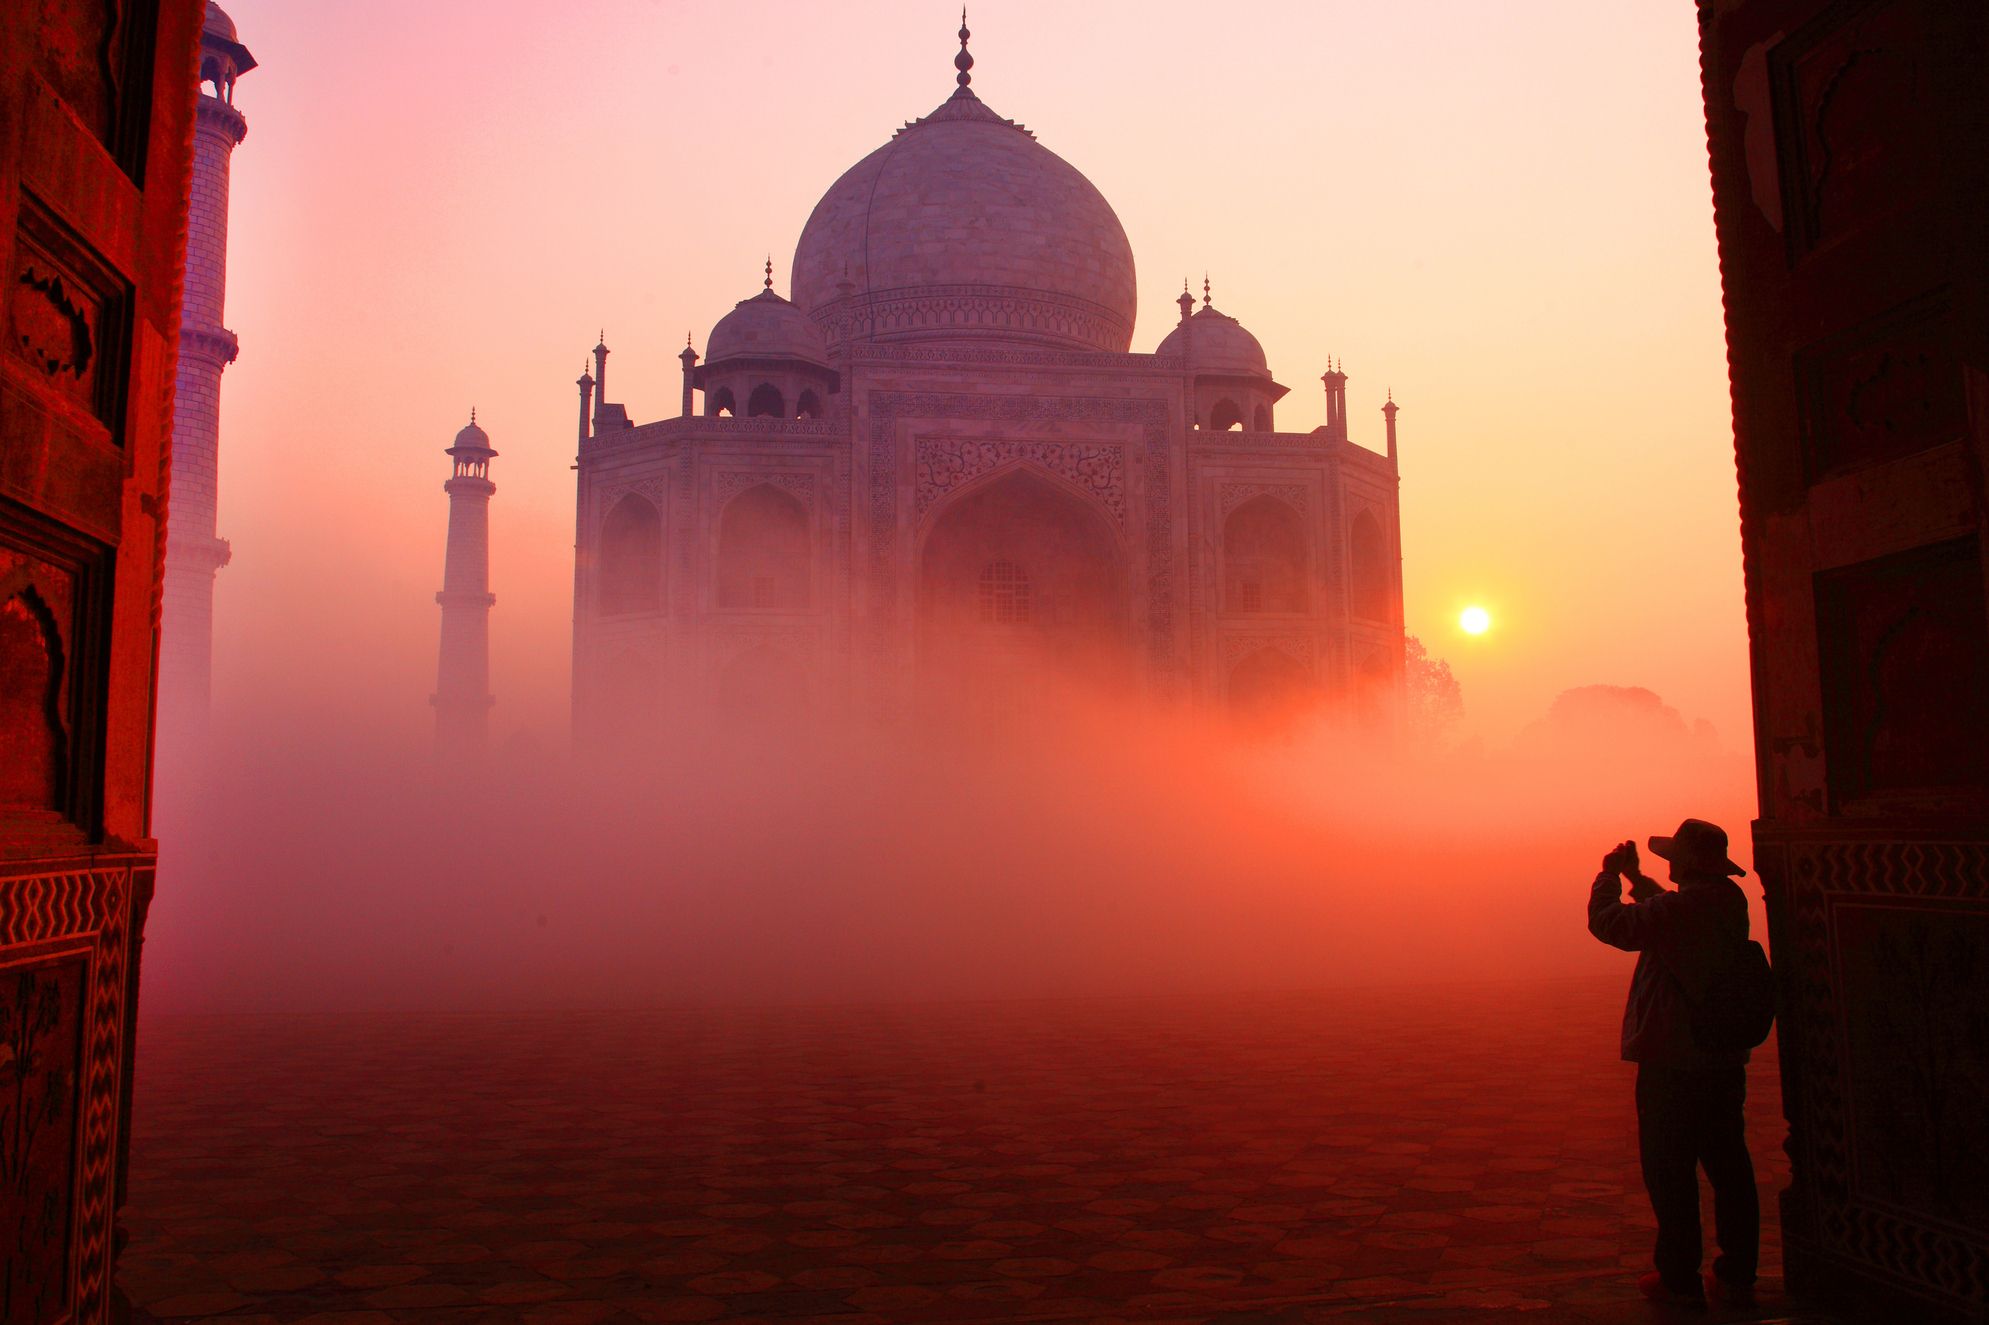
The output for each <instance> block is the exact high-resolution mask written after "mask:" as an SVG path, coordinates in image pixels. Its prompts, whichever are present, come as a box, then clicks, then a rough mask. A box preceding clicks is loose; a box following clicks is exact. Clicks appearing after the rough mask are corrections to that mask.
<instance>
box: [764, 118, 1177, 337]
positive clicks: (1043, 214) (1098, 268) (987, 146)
mask: <svg viewBox="0 0 1989 1325" xmlns="http://www.w3.org/2000/svg"><path fill="white" fill-rule="evenodd" d="M792 289H793V294H794V303H795V304H796V305H797V306H798V307H800V308H802V309H805V310H806V311H807V312H808V313H809V314H810V315H811V316H813V317H814V318H815V319H816V320H817V321H818V322H820V323H821V324H822V325H823V327H824V328H825V329H826V330H827V332H828V336H829V339H830V341H831V342H840V341H843V340H886V341H893V340H958V339H973V340H1002V341H1016V342H1022V343H1034V344H1041V345H1053V346H1058V347H1062V348H1067V349H1085V350H1107V351H1112V352H1116V353H1124V352H1125V351H1126V350H1127V349H1129V348H1130V347H1131V345H1132V334H1133V317H1134V314H1135V312H1136V311H1137V308H1138V298H1137V295H1136V292H1135V285H1134V276H1133V250H1132V245H1131V244H1130V243H1128V242H1127V240H1126V232H1125V228H1124V227H1123V226H1121V225H1120V224H1119V218H1118V216H1117V215H1116V214H1115V213H1114V212H1113V211H1112V205H1111V204H1110V203H1108V202H1106V201H1105V198H1104V195H1103V194H1101V193H1099V192H1098V190H1097V189H1096V188H1094V187H1093V186H1092V183H1091V181H1090V180H1088V179H1086V178H1085V177H1084V176H1083V175H1082V174H1080V173H1079V172H1078V171H1077V169H1076V168H1075V167H1073V166H1071V165H1070V164H1069V163H1068V162H1066V161H1065V160H1064V159H1063V158H1062V157H1059V156H1058V155H1057V154H1056V153H1054V152H1052V151H1050V150H1049V149H1048V148H1046V147H1044V146H1043V145H1042V144H1040V143H1038V142H1037V141H1036V139H1035V136H1034V135H1033V134H1031V133H1030V132H1029V131H1028V130H1026V129H1023V128H1022V127H1021V126H1019V125H1017V124H1015V123H1014V122H1013V121H1010V120H1005V119H1003V118H1001V117H1000V116H999V115H996V114H995V113H994V112H993V111H991V110H989V109H988V108H987V106H986V105H985V104H983V103H982V102H981V101H980V99H979V98H977V97H976V96H975V95H974V94H973V92H972V91H970V90H969V89H967V88H965V87H962V88H961V89H960V90H959V91H958V92H956V93H955V94H954V95H953V96H952V97H951V98H949V99H948V100H947V101H946V102H945V103H944V104H942V105H941V106H940V107H939V108H938V109H937V110H935V111H934V112H933V113H932V114H930V115H928V116H926V117H925V118H924V119H921V120H917V121H914V122H913V123H911V124H908V125H906V126H905V127H904V128H903V129H901V130H900V131H899V132H898V133H897V135H896V136H895V137H893V138H892V139H891V141H890V142H888V143H886V144H884V146H882V147H880V148H878V149H877V150H876V151H875V152H872V153H871V154H870V155H869V156H867V157H865V158H864V159H863V160H861V161H859V162H857V163H856V165H854V166H852V167H850V169H849V170H848V171H847V172H845V173H844V175H843V177H842V178H841V179H839V180H837V181H836V182H835V183H834V184H833V185H831V186H830V188H829V191H828V192H827V193H826V194H824V195H823V196H822V200H821V202H819V203H817V204H816V205H815V211H814V213H813V215H811V216H810V217H809V218H808V224H807V225H806V227H804V228H803V230H802V232H801V239H800V242H799V243H798V244H797V245H796V247H795V253H794V275H793V285H792Z"/></svg>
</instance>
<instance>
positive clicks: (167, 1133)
mask: <svg viewBox="0 0 1989 1325" xmlns="http://www.w3.org/2000/svg"><path fill="white" fill-rule="evenodd" d="M1627 978H1628V972H1627V969H1626V971H1625V973H1624V979H1623V980H1621V981H1618V980H1611V981H1609V982H1608V983H1607V984H1606V985H1599V984H1596V983H1595V982H1592V981H1589V982H1564V983H1540V984H1535V985H1527V986H1510V987H1509V986H1468V987H1466V986H1459V987H1453V988H1447V989H1436V990H1421V991H1417V992H1414V993H1412V994H1407V995H1404V994H1399V993H1389V992H1385V991H1379V990H1370V991H1355V992H1333V993H1314V994H1306V995H1253V996H1241V995H1237V996H1225V997H1219V998H1208V999H1195V1000H1188V999H1141V1000H1133V999H1127V1000H1071V1001H1062V1002H1011V1003H987V1004H965V1003H961V1004H949V1005H935V1006H896V1007H854V1006H853V1007H837V1008H812V1009H793V1008H789V1009H782V1008H764V1009H729V1010H676V1011H652V1012H638V1013H591V1012H590V1013H550V1012H541V1013H531V1014H523V1015H498V1014H481V1015H435V1014H423V1015H401V1016H375V1015H367V1016H362V1015H350V1016H319V1017H274V1016H268V1017H264V1016H243V1017H230V1018H186V1017H165V1016H158V1017H151V1018H148V1019H147V1021H146V1022H145V1024H144V1026H143V1029H142V1038H141V1049H140V1060H139V1073H138V1082H137V1099H136V1120H135V1132H134V1137H133V1143H132V1157H131V1180H130V1204H129V1211H128V1219H127V1223H128V1227H129V1228H130V1231H131V1243H130V1246H129V1247H128V1249H127V1250H126V1251H125V1253H124V1257H123V1261H122V1267H123V1268H122V1272H121V1279H122V1283H123V1285H124V1288H125V1290H126V1292H127V1293H129V1295H130V1296H131V1298H132V1299H133V1301H134V1302H135V1304H136V1305H137V1306H138V1308H139V1309H140V1310H141V1311H143V1312H145V1313H149V1314H150V1315H151V1316H153V1317H157V1318H162V1319H181V1318H187V1319H191V1318H206V1317H220V1318H225V1319H226V1320H228V1321H230V1322H243V1321H284V1322H288V1321H300V1320H311V1321H318V1322H333V1321H337V1322H355V1323H357V1322H380V1321H390V1320H392V1321H423V1322H428V1321H432V1322H437V1325H441V1323H443V1322H448V1323H450V1325H454V1323H456V1322H465V1323H467V1322H482V1321H519V1322H530V1323H538V1322H544V1323H546V1325H553V1323H555V1322H573V1323H575V1325H591V1323H593V1322H608V1321H614V1322H622V1321H702V1320H728V1321H740V1322H743V1321H780V1322H794V1321H824V1322H835V1323H836V1325H888V1323H893V1322H927V1321H931V1322H973V1321H1010V1320H1024V1321H1032V1320H1040V1321H1089V1322H1110V1321H1203V1320H1221V1321H1225V1322H1245V1321H1248V1322H1261V1323H1264V1325H1287V1323H1289V1325H1297V1323H1299V1322H1308V1321H1335V1322H1340V1321H1374V1322H1381V1321H1402V1320H1415V1321H1444V1320H1479V1319H1484V1318H1487V1317H1503V1316H1506V1315H1513V1316H1520V1315H1523V1316H1524V1317H1525V1318H1526V1319H1528V1320H1533V1321H1555V1320H1565V1321H1573V1322H1593V1323H1596V1325H1603V1323H1608V1322H1620V1321H1645V1320H1652V1319H1660V1318H1661V1316H1660V1313H1658V1312H1656V1311H1655V1310H1654V1309H1653V1308H1651V1307H1649V1306H1648V1305H1647V1304H1645V1303H1643V1302H1642V1301H1641V1299H1638V1298H1637V1297H1636V1294H1635V1289H1634V1283H1633V1281H1634V1279H1635V1276H1636V1273H1637V1272H1639V1271H1641V1270H1642V1269H1644V1268H1646V1267H1647V1266H1648V1264H1649V1259H1648V1248H1649V1240H1650V1236H1651V1220H1650V1213H1649V1210H1648V1208H1647V1207H1646V1205H1645V1203H1644V1196H1643V1191H1642V1188H1641V1186H1640V1185H1639V1182H1638V1177H1637V1169H1636V1152H1635V1144H1634V1135H1635V1134H1634V1118H1633V1109H1632V1104H1631V1094H1630V1088H1631V1071H1632V1069H1631V1068H1630V1067H1629V1066H1628V1065H1626V1064H1623V1063H1620V1062H1618V1061H1616V1056H1615V1032H1616V1022H1617V1018H1618V1016H1619V1014H1620V1007H1621V997H1622V987H1623V984H1624V983H1625V982H1626V981H1627ZM1750 1095H1751V1098H1750V1102H1749V1111H1750V1129H1751V1134H1752V1137H1753V1141H1754V1154H1755V1161H1756V1164H1757V1166H1758V1168H1759V1170H1760V1175H1761V1186H1762V1192H1763V1212H1764V1219H1765V1221H1766V1227H1765V1228H1764V1230H1763V1232H1764V1261H1765V1264H1764V1273H1765V1281H1764V1284H1763V1287H1764V1289H1765V1290H1766V1291H1765V1292H1764V1295H1763V1309H1762V1310H1760V1311H1758V1312H1754V1313H1749V1314H1746V1315H1738V1316H1737V1315H1734V1314H1731V1313H1729V1314H1727V1315H1726V1316H1724V1317H1722V1316H1721V1315H1719V1314H1718V1313H1715V1315H1714V1316H1713V1317H1712V1319H1714V1320H1720V1319H1729V1320H1732V1319H1747V1320H1758V1319H1770V1318H1776V1319H1779V1318H1780V1317H1781V1314H1782V1311H1783V1308H1782V1307H1781V1304H1780V1303H1779V1302H1778V1298H1779V1292H1778V1289H1779V1269H1780V1248H1779V1241H1778V1236H1777V1229H1776V1226H1775V1222H1774V1210H1775V1201H1774V1193H1775V1192H1777V1191H1778V1190H1779V1189H1780V1188H1781V1187H1782V1186H1783V1185H1784V1184H1785V1183H1786V1181H1787V1174H1786V1161H1785V1159H1784V1157H1783V1155H1782V1152H1781V1149H1780V1146H1779V1142H1780V1138H1781V1135H1782V1130H1781V1123H1780V1118H1779V1095H1778V1091H1777V1087H1776V1084H1775V1075H1774V1059H1773V1054H1772V1043H1771V1046H1770V1051H1764V1052H1762V1053H1759V1054H1757V1055H1756V1064H1755V1067H1754V1068H1753V1069H1752V1075H1751V1078H1750ZM1697 1319H1701V1320H1704V1319H1707V1317H1705V1316H1700V1317H1697Z"/></svg>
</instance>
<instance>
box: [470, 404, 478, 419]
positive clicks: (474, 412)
mask: <svg viewBox="0 0 1989 1325" xmlns="http://www.w3.org/2000/svg"><path fill="white" fill-rule="evenodd" d="M476 421H477V407H476V406H475V405H472V406H470V422H471V423H475V422H476Z"/></svg>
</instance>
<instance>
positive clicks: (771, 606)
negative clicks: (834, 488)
mask: <svg viewBox="0 0 1989 1325" xmlns="http://www.w3.org/2000/svg"><path fill="white" fill-rule="evenodd" d="M812 563H813V551H812V548H811V546H810V536H809V528H808V511H807V508H806V507H804V506H802V504H801V502H800V501H799V500H798V499H797V498H796V497H795V496H794V495H793V494H792V493H789V492H786V491H784V490H783V489H781V488H777V487H775V486H774V485H773V484H771V483H756V484H754V485H753V486H752V487H750V488H747V489H745V490H744V491H743V492H741V493H740V494H739V495H738V496H736V497H734V498H733V499H732V500H731V501H729V502H727V503H726V504H725V509H724V511H722V512H721V513H720V514H719V517H718V557H717V585H716V588H717V598H718V606H719V607H721V608H724V609H727V610H733V611H761V612H783V611H784V612H795V611H803V610H805V609H806V608H807V607H808V604H809V599H810V596H811V582H812V579H813V576H812V574H811V571H812V568H813V567H812Z"/></svg>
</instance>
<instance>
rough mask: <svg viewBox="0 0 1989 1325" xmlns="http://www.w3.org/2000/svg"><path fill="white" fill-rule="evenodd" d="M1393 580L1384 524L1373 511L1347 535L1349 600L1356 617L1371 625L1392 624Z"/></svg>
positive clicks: (1364, 513)
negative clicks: (1382, 529)
mask: <svg viewBox="0 0 1989 1325" xmlns="http://www.w3.org/2000/svg"><path fill="white" fill-rule="evenodd" d="M1391 580H1392V577H1391V576H1390V575H1389V573H1388V540H1387V539H1386V538H1385V537H1383V535H1382V532H1381V521H1379V520H1377V519H1375V518H1374V512H1373V511H1371V510H1369V511H1362V512H1361V513H1360V514H1359V515H1357V516H1355V517H1354V523H1353V527H1352V528H1351V529H1350V530H1349V531H1348V534H1347V599H1348V607H1349V608H1350V609H1351V610H1352V612H1353V614H1354V615H1355V616H1357V617H1362V618H1364V619H1366V620H1369V621H1392V620H1393V619H1394V613H1392V612H1391V611H1390V610H1389V600H1390V599H1391V598H1392V597H1393V595H1392V594H1391V593H1390V592H1389V588H1390V583H1391Z"/></svg>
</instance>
